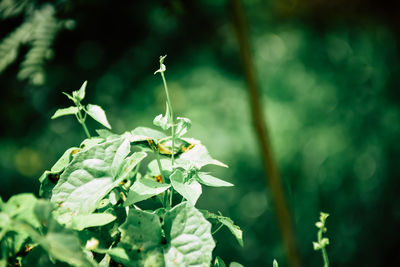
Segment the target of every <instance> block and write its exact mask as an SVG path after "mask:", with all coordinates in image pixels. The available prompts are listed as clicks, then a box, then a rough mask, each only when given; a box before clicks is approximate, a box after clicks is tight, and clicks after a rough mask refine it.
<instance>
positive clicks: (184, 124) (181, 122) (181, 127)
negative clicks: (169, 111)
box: [175, 117, 192, 137]
mask: <svg viewBox="0 0 400 267" xmlns="http://www.w3.org/2000/svg"><path fill="white" fill-rule="evenodd" d="M176 120H177V121H178V123H177V124H176V128H175V134H176V136H178V137H181V136H183V135H184V134H185V133H187V131H189V129H190V127H191V126H192V121H191V120H190V119H188V118H183V117H178V118H176Z"/></svg>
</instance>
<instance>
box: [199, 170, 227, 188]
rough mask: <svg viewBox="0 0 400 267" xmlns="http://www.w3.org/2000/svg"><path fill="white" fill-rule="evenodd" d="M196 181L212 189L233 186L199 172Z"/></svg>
mask: <svg viewBox="0 0 400 267" xmlns="http://www.w3.org/2000/svg"><path fill="white" fill-rule="evenodd" d="M196 178H197V181H199V182H200V183H202V184H204V185H208V186H214V187H221V186H233V184H231V183H228V182H225V181H224V180H221V179H219V178H216V177H214V176H212V175H210V174H208V173H206V172H199V173H197V176H196Z"/></svg>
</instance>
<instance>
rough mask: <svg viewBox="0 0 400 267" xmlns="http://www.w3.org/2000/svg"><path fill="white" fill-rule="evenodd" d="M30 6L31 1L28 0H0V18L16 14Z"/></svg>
mask: <svg viewBox="0 0 400 267" xmlns="http://www.w3.org/2000/svg"><path fill="white" fill-rule="evenodd" d="M31 7H32V3H31V2H30V1H29V0H2V1H1V2H0V18H2V19H6V18H10V17H14V16H17V15H19V14H21V13H22V12H24V11H25V10H26V9H30V8H31Z"/></svg>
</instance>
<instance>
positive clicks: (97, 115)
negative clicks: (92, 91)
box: [86, 104, 111, 129]
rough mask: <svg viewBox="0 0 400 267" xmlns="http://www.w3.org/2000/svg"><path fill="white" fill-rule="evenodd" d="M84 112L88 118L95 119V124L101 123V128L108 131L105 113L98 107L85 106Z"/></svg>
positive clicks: (109, 127)
mask: <svg viewBox="0 0 400 267" xmlns="http://www.w3.org/2000/svg"><path fill="white" fill-rule="evenodd" d="M86 112H87V114H88V115H89V116H90V117H92V118H93V119H95V120H96V121H97V122H99V123H101V124H102V125H103V126H105V127H107V128H108V129H111V125H110V124H109V123H108V120H107V117H106V113H105V112H104V110H103V109H102V108H101V107H100V106H98V105H93V104H88V105H87V106H86Z"/></svg>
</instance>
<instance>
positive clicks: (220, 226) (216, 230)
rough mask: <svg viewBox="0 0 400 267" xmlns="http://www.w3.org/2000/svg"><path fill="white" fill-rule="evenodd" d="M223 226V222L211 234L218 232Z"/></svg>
mask: <svg viewBox="0 0 400 267" xmlns="http://www.w3.org/2000/svg"><path fill="white" fill-rule="evenodd" d="M222 226H224V225H223V224H222V223H221V224H220V225H219V226H218V228H217V229H215V231H214V232H212V233H211V234H212V235H214V234H215V233H217V232H218V231H219V230H220V229H221V228H222Z"/></svg>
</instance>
